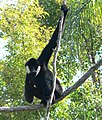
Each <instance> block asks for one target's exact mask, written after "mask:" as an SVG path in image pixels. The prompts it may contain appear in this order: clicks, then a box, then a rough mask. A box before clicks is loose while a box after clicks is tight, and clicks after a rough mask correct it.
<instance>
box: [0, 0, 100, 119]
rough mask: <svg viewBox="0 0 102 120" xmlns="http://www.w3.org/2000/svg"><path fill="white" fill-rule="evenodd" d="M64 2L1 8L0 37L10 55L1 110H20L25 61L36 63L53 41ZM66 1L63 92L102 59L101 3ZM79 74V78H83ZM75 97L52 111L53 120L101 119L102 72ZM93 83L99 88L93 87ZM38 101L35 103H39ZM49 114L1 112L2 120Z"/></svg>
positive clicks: (2, 69)
mask: <svg viewBox="0 0 102 120" xmlns="http://www.w3.org/2000/svg"><path fill="white" fill-rule="evenodd" d="M61 2H62V1H61V0H49V1H47V0H39V1H38V0H34V1H29V0H19V1H18V4H17V5H9V6H7V5H5V7H4V8H0V28H1V29H0V37H2V38H3V39H4V40H6V41H7V44H6V46H5V48H6V50H7V52H8V54H7V55H6V57H5V58H4V59H2V60H0V106H20V105H27V104H28V103H27V102H26V101H25V98H24V95H23V94H24V81H25V67H24V64H25V62H26V61H27V60H28V59H29V58H31V57H34V58H37V57H38V55H39V54H40V52H41V51H42V49H43V48H44V46H45V45H46V44H47V42H48V41H49V39H50V37H51V34H52V32H53V31H54V28H55V25H56V24H57V20H58V17H59V15H60V6H61ZM86 2H87V1H85V0H79V1H76V0H72V1H70V0H67V6H68V7H69V9H70V11H69V13H68V16H67V20H66V27H65V31H64V35H63V39H62V41H61V48H60V51H59V56H58V64H57V73H58V77H60V79H61V80H62V81H61V82H62V86H63V88H66V87H68V86H69V85H72V84H73V83H74V82H75V81H76V80H77V79H78V77H77V76H76V75H77V73H80V74H81V75H82V74H83V73H84V72H86V71H87V70H88V68H89V67H91V66H92V65H93V64H95V63H96V61H97V60H99V59H100V58H101V57H102V40H101V39H102V31H101V26H102V25H101V21H102V10H101V8H102V4H101V3H100V0H97V1H94V0H92V1H91V2H90V3H89V4H88V5H84V3H86ZM81 75H79V76H81ZM95 79H96V82H92V81H93V78H90V79H89V80H88V81H87V82H86V83H84V85H83V86H81V87H80V88H79V89H77V90H76V92H74V93H73V94H71V95H69V96H68V97H66V98H65V99H64V100H62V101H61V102H59V103H58V104H56V105H54V106H53V107H52V108H51V116H50V119H51V120H54V119H55V120H56V119H58V120H96V119H98V120H101V119H102V116H101V111H102V109H101V106H102V103H101V101H102V99H101V98H102V96H101V89H102V86H101V84H100V82H101V79H102V68H100V69H99V70H97V71H95ZM93 83H94V84H93ZM38 102H39V100H38V99H36V98H34V104H37V103H38ZM45 113H46V111H45V110H39V111H32V112H31V111H30V112H29V111H28V112H23V111H22V112H20V113H16V112H15V113H6V114H5V113H2V114H1V113H0V118H1V119H2V120H6V119H8V120H40V119H41V118H44V117H45V115H46V114H45Z"/></svg>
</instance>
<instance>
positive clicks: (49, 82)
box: [25, 5, 68, 105]
mask: <svg viewBox="0 0 102 120" xmlns="http://www.w3.org/2000/svg"><path fill="white" fill-rule="evenodd" d="M61 10H62V11H63V12H64V21H63V25H64V22H65V17H66V14H67V11H68V9H67V7H66V6H65V5H62V7H61ZM59 22H60V20H59ZM59 22H58V25H57V28H56V29H55V31H54V33H53V35H52V37H51V39H50V41H49V43H48V44H47V46H46V47H45V48H44V50H43V51H42V53H41V55H40V56H39V57H38V59H37V60H36V59H34V58H31V59H30V60H29V61H27V63H26V64H25V67H27V66H28V67H29V70H30V73H26V81H25V98H26V100H27V101H28V102H29V103H31V102H33V98H34V96H35V97H37V98H39V99H41V100H42V101H41V103H43V104H45V105H46V103H47V100H48V99H49V97H50V95H51V92H52V89H53V78H54V76H53V73H52V72H51V71H50V70H49V69H48V62H49V59H50V57H51V55H52V52H53V49H55V47H56V45H57V43H56V42H57V37H58V31H59ZM38 66H40V71H39V73H38V74H37V75H36V73H37V72H36V70H37V68H38ZM62 92H63V90H62V87H61V85H60V82H59V81H58V79H57V80H56V89H55V93H54V98H53V101H54V100H55V99H57V98H59V97H60V95H61V94H62Z"/></svg>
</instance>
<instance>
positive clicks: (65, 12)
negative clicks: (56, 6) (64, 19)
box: [61, 4, 68, 15]
mask: <svg viewBox="0 0 102 120" xmlns="http://www.w3.org/2000/svg"><path fill="white" fill-rule="evenodd" d="M61 11H63V12H64V14H65V15H66V14H67V12H68V8H67V6H66V5H65V4H63V5H62V6H61Z"/></svg>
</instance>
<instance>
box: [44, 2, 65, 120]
mask: <svg viewBox="0 0 102 120" xmlns="http://www.w3.org/2000/svg"><path fill="white" fill-rule="evenodd" d="M63 4H65V5H66V0H64V1H63ZM63 20H64V13H63V11H61V20H60V25H59V33H58V38H57V39H58V40H57V47H56V49H55V50H53V51H54V58H53V75H54V82H53V90H52V94H51V98H50V100H49V102H48V103H47V114H46V120H49V115H50V107H51V104H52V101H53V97H54V92H55V88H56V76H57V75H56V71H57V69H56V62H57V55H58V51H59V49H60V41H61V39H62V33H63V29H62V24H63Z"/></svg>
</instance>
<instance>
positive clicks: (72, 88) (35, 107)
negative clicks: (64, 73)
mask: <svg viewBox="0 0 102 120" xmlns="http://www.w3.org/2000/svg"><path fill="white" fill-rule="evenodd" d="M101 65H102V59H101V60H99V61H98V62H97V63H96V64H95V65H94V66H93V67H91V68H90V69H89V70H88V71H87V72H86V73H85V74H84V75H83V76H82V77H81V78H80V79H79V80H78V81H77V82H76V83H75V84H74V85H73V86H70V87H69V88H67V89H66V90H65V91H64V92H63V94H62V96H61V97H60V98H59V99H57V100H56V101H55V103H57V102H59V101H61V100H62V99H64V98H65V97H66V96H67V95H69V94H71V93H72V92H74V91H75V90H76V89H77V88H78V87H80V86H81V85H82V84H83V83H84V82H85V81H86V80H87V79H88V78H89V76H90V75H92V74H93V72H94V71H95V70H97V69H98V68H99V67H100V66H101ZM42 108H44V105H43V104H38V105H30V106H18V107H0V112H20V111H30V110H39V109H42Z"/></svg>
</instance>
